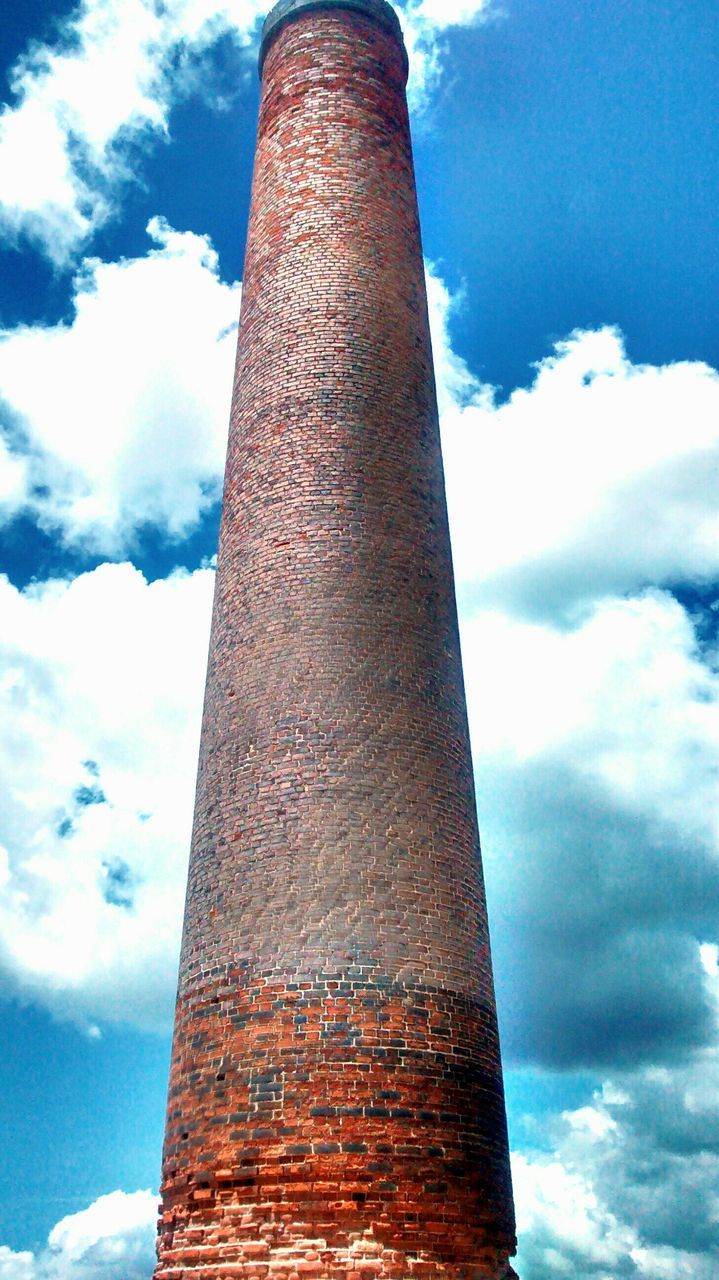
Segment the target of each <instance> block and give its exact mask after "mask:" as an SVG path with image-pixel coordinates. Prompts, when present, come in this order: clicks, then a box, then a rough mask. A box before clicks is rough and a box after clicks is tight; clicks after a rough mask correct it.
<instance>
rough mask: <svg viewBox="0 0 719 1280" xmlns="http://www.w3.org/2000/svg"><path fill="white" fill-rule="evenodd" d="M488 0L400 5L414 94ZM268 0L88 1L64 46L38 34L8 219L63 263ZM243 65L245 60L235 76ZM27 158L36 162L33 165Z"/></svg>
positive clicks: (245, 40) (28, 70)
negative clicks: (455, 31) (450, 35)
mask: <svg viewBox="0 0 719 1280" xmlns="http://www.w3.org/2000/svg"><path fill="white" fill-rule="evenodd" d="M488 2H489V0H453V2H452V3H451V4H449V5H445V4H438V3H437V0H418V2H416V3H410V4H408V5H407V6H405V7H404V8H400V9H399V13H400V16H401V18H402V21H403V24H404V27H405V32H406V40H407V46H408V51H409V56H410V63H411V79H410V87H409V91H410V100H411V102H412V103H413V105H415V106H418V107H419V106H421V105H426V103H427V101H428V99H429V96H430V95H431V93H432V91H433V90H434V88H435V87H436V84H437V81H438V77H439V72H440V66H441V47H440V44H439V43H438V38H439V37H440V36H441V34H442V33H443V32H445V31H446V30H447V29H448V28H449V27H452V26H458V25H466V24H467V23H471V22H473V21H475V20H476V19H477V17H478V16H479V15H481V14H483V13H484V11H485V10H486V9H487V7H488ZM270 8H271V5H270V4H269V3H268V0H166V3H164V4H162V5H158V4H156V3H155V0H82V2H81V3H79V4H78V7H77V8H76V9H75V11H74V12H73V13H72V14H71V15H70V16H69V17H68V18H67V19H66V21H65V23H64V24H63V25H62V27H61V32H62V36H61V38H60V39H58V41H57V42H56V43H55V45H48V44H38V43H36V44H33V45H32V46H31V47H30V49H29V50H28V51H27V52H26V53H25V55H24V56H23V57H22V58H21V59H20V60H19V61H18V63H17V64H16V66H15V68H14V70H13V73H12V75H11V87H12V90H13V93H14V96H15V99H16V103H15V105H13V106H7V107H6V108H5V109H4V111H3V113H2V115H0V175H1V176H0V229H1V230H2V231H3V232H4V234H5V235H6V236H8V237H9V238H10V239H11V240H15V241H16V240H17V239H18V237H20V236H23V235H24V236H27V237H29V238H30V239H31V240H33V241H34V242H35V243H36V244H37V245H38V246H39V247H40V248H42V250H43V251H44V252H45V253H47V254H48V255H49V257H50V258H51V259H52V260H53V261H54V262H56V263H57V264H58V265H60V266H62V265H65V264H67V262H68V261H69V260H70V259H71V258H72V256H73V255H74V254H75V253H76V252H77V251H78V250H80V249H81V248H82V247H83V245H84V244H85V243H86V242H87V241H88V239H89V238H90V237H91V236H92V234H93V233H94V232H95V231H96V230H97V229H98V227H100V226H102V224H103V223H104V222H106V221H107V219H108V218H109V217H110V216H112V214H113V213H114V212H116V208H117V202H118V198H119V195H120V193H121V190H122V186H123V184H124V183H125V182H127V181H128V180H130V179H131V177H132V174H133V167H134V164H135V162H136V159H137V148H138V146H140V147H141V146H142V145H143V144H144V145H146V144H148V143H149V142H150V141H151V140H153V139H155V140H156V139H158V138H160V137H162V136H166V135H167V132H168V120H169V115H170V110H171V107H172V105H173V103H174V102H176V101H178V100H180V99H181V98H182V97H183V96H185V95H186V94H187V93H188V91H190V90H191V89H198V88H199V89H200V90H201V91H202V92H204V93H206V94H207V95H208V96H210V97H212V95H213V92H215V90H214V89H213V85H214V84H215V83H216V76H215V73H214V70H213V66H212V59H211V50H212V47H213V45H214V44H215V42H216V41H217V40H218V38H219V37H220V36H223V35H229V36H230V37H231V38H232V39H233V40H234V41H235V43H236V46H237V47H238V49H239V50H242V51H249V50H250V49H251V50H252V51H253V56H252V57H251V58H248V59H247V61H246V64H245V65H244V71H245V73H246V74H254V65H253V63H254V50H255V47H256V43H257V34H258V31H259V26H260V23H261V20H262V19H263V18H264V16H265V14H266V13H267V12H268V10H269V9H270ZM242 70H243V63H242V62H241V61H239V60H238V67H237V76H238V79H239V77H240V76H241V74H242ZM28 156H31V157H32V163H28Z"/></svg>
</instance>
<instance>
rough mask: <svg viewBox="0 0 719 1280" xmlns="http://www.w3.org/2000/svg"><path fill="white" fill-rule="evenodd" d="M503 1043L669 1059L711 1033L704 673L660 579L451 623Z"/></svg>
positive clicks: (718, 748) (566, 1058) (711, 839)
mask: <svg viewBox="0 0 719 1280" xmlns="http://www.w3.org/2000/svg"><path fill="white" fill-rule="evenodd" d="M462 641H463V653H464V659H465V675H466V683H467V695H468V704H469V712H470V724H471V728H472V735H473V746H474V751H475V759H476V767H477V788H478V807H479V815H480V829H481V830H482V834H483V847H484V858H485V865H486V868H487V878H488V882H489V888H490V905H491V908H492V917H491V920H492V924H493V937H494V950H495V960H496V965H497V972H498V977H499V982H500V1007H501V1008H502V1011H503V1016H504V1020H505V1024H506V1037H505V1039H506V1048H507V1051H508V1054H509V1056H510V1057H516V1058H519V1059H526V1058H529V1059H532V1060H534V1061H539V1062H544V1063H546V1064H550V1065H554V1066H562V1065H572V1064H574V1065H584V1066H591V1065H596V1064H597V1063H602V1062H604V1063H606V1062H613V1063H618V1062H624V1063H629V1062H636V1061H647V1060H668V1061H671V1060H674V1059H676V1058H677V1056H681V1054H683V1053H684V1052H686V1050H687V1049H689V1048H691V1047H692V1046H694V1045H697V1044H703V1043H707V1042H708V1041H709V1040H711V1038H712V1037H713V1035H714V1034H715V1029H714V1025H713V1020H712V1015H711V1001H710V998H709V993H708V986H707V974H706V970H705V966H704V964H703V963H702V953H701V952H700V946H699V944H700V943H716V942H717V941H719V937H718V932H717V917H716V911H715V903H716V901H717V898H718V897H719V838H718V837H719V823H718V820H717V805H716V778H717V774H718V772H719V673H718V672H717V669H716V664H715V661H714V659H713V656H712V654H711V653H708V652H706V651H703V650H702V649H700V647H699V645H698V642H697V637H696V635H695V631H694V627H693V625H692V621H691V619H690V618H689V616H688V615H687V613H686V611H685V610H684V609H683V608H682V607H681V605H680V604H679V603H678V602H677V601H676V600H675V599H674V598H673V597H672V596H670V595H668V594H666V593H663V592H659V591H650V592H647V593H645V594H643V595H641V596H639V597H633V598H629V599H617V598H605V599H604V600H601V601H598V602H597V603H596V604H595V605H594V606H593V607H592V609H591V610H590V611H588V613H587V615H586V616H585V617H584V618H583V620H582V621H581V623H580V624H578V625H576V626H575V627H573V628H562V627H559V626H556V625H553V624H551V623H550V622H545V623H542V624H540V623H536V622H530V621H525V620H521V619H517V618H515V617H513V616H512V615H511V614H505V613H503V612H501V611H500V610H494V611H492V610H481V611H478V612H477V613H476V614H474V615H473V616H472V617H471V618H468V619H466V620H465V622H464V624H463V629H462Z"/></svg>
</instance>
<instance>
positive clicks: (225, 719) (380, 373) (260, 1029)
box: [156, 8, 514, 1280]
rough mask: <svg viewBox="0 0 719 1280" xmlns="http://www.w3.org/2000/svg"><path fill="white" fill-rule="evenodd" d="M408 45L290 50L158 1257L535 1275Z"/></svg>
mask: <svg viewBox="0 0 719 1280" xmlns="http://www.w3.org/2000/svg"><path fill="white" fill-rule="evenodd" d="M404 80H405V65H404V60H403V50H402V47H401V44H400V42H399V40H398V39H397V38H396V36H394V35H393V34H392V33H391V31H389V30H387V29H386V28H385V27H383V26H381V25H379V24H378V23H377V22H376V21H374V20H373V19H372V17H371V16H369V15H367V14H363V13H361V12H357V11H355V10H352V9H344V8H342V9H340V8H336V9H332V8H323V9H316V10H315V9H312V10H308V11H305V12H304V13H302V14H301V15H298V16H297V17H296V18H295V19H294V20H293V21H291V22H288V23H286V24H284V25H281V26H280V28H279V29H278V30H277V31H276V32H275V33H274V35H273V38H272V40H271V41H270V42H269V46H268V48H267V51H266V57H265V61H264V67H263V84H262V101H261V108H260V122H259V133H258V143H257V155H256V162H255V174H254V181H253V194H252V207H251V218H250V229H249V238H248V246H247V259H246V267H245V277H244V293H243V302H242V316H241V325H240V337H239V345H238V355H237V371H236V379H235V391H234V399H233V408H232V417H231V427H230V440H229V450H228V460H227V472H226V479H225V495H224V503H223V518H222V530H221V537H220V551H219V560H218V574H217V587H216V596H215V606H214V614H213V623H212V637H211V642H210V657H209V668H208V679H207V693H206V701H205V711H204V721H203V730H202V745H201V751H200V766H199V777H198V790H197V803H196V813H195V827H194V834H193V845H192V854H191V861H190V871H189V880H188V894H187V907H186V916H185V928H184V935H183V944H182V959H181V966H180V984H179V992H178V1004H177V1018H176V1028H175V1040H174V1047H173V1061H172V1073H171V1081H170V1094H169V1103H168V1116H167V1133H166V1142H165V1152H164V1163H163V1211H162V1219H161V1227H160V1240H159V1258H160V1261H159V1264H158V1269H157V1272H156V1275H157V1277H158V1280H159V1278H162V1280H180V1277H190V1276H197V1277H203V1280H210V1278H211V1277H220V1276H223V1277H231V1276H238V1277H239V1276H242V1277H245V1278H247V1280H252V1277H258V1278H259V1277H275V1276H276V1277H278V1278H280V1277H284V1278H286V1280H299V1278H300V1277H304V1276H307V1277H313V1276H317V1277H337V1278H338V1280H339V1277H342V1278H343V1280H345V1278H350V1277H351V1278H352V1280H357V1277H361V1276H364V1277H365V1280H370V1277H372V1278H374V1277H378V1278H379V1280H385V1278H386V1280H390V1278H396V1280H401V1278H402V1277H408V1276H416V1277H447V1280H459V1277H463V1278H466V1280H469V1278H472V1280H473V1278H477V1280H478V1278H479V1277H492V1278H493V1280H496V1278H498V1277H502V1276H505V1275H509V1274H510V1272H509V1271H508V1270H507V1268H508V1261H507V1260H508V1257H509V1255H510V1253H511V1252H512V1251H513V1247H514V1232H513V1215H512V1204H511V1187H510V1181H509V1166H508V1157H507V1137H506V1126H505V1118H504V1102H503V1095H502V1078H501V1065H500V1058H499V1047H498V1042H497V1031H496V1016H495V1009H494V997H493V990H492V976H491V963H490V956H489V941H488V935H487V922H486V911H485V905H484V896H483V888H482V875H481V866H480V859H479V846H478V834H477V827H476V818H475V810H474V794H473V785H472V772H471V761H470V754H469V744H468V734H467V725H466V711H465V702H464V692H463V685H462V674H461V662H460V653H459V642H458V632H457V621H456V611H455V603H454V593H453V582H452V568H451V559H450V550H449V537H448V531H447V518H446V509H445V499H444V486H443V478H442V465H441V458H440V451H439V436H438V427H437V410H436V402H435V391H434V381H433V374H432V363H431V352H430V344H429V334H428V327H427V312H426V299H425V292H424V280H423V271H422V257H421V248H420V239H419V227H418V222H417V209H416V197H415V188H414V176H413V167H412V156H411V148H410V140H409V128H408V122H407V111H406V102H405V94H404Z"/></svg>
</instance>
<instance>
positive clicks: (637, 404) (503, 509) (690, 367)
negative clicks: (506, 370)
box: [440, 327, 719, 616]
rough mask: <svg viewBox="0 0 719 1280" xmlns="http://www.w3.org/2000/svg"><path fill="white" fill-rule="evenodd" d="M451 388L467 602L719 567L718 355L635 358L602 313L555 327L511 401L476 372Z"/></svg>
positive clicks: (547, 603)
mask: <svg viewBox="0 0 719 1280" xmlns="http://www.w3.org/2000/svg"><path fill="white" fill-rule="evenodd" d="M440 368H441V366H440ZM450 394H452V392H451V388H450ZM454 401H455V403H454V406H453V407H452V406H449V407H448V408H447V410H446V412H445V414H444V417H443V442H444V451H445V467H446V473H447V487H448V497H449V502H450V515H451V520H452V530H453V535H454V544H455V548H456V555H455V567H456V570H457V574H458V578H459V584H460V591H461V597H462V600H463V602H464V604H465V607H467V608H471V607H473V606H478V605H480V604H481V605H487V604H498V605H500V606H501V607H503V608H505V609H512V610H514V611H517V612H520V613H525V614H526V613H529V614H532V615H535V616H542V615H544V616H546V615H554V616H557V615H559V614H561V613H563V612H566V611H568V610H569V611H571V610H572V609H573V608H574V607H575V606H576V605H577V604H582V603H584V602H586V601H587V600H591V599H592V598H597V597H598V596H601V595H609V594H611V593H622V592H627V591H634V590H637V589H640V588H641V587H643V586H645V585H647V584H650V583H653V584H665V583H666V584H672V583H675V582H693V583H697V584H700V585H704V584H706V583H708V582H711V581H712V580H714V579H715V578H716V577H717V575H719V516H718V515H717V510H716V502H715V489H716V481H717V472H718V471H719V375H718V374H717V373H716V371H715V370H713V369H710V368H709V367H708V366H707V365H704V364H700V363H697V362H694V363H690V362H683V363H677V364H670V365H664V366H659V367H655V366H652V365H645V364H644V365H643V364H639V365H635V364H632V363H631V361H630V360H629V359H628V357H627V355H626V352H625V349H624V342H623V339H622V336H621V334H620V333H619V332H618V331H617V330H616V329H613V328H611V327H608V328H604V329H600V330H598V331H586V332H583V331H577V332H575V333H573V334H572V335H570V337H569V338H567V339H566V340H565V341H562V342H559V343H557V344H556V346H555V349H554V353H553V354H552V355H551V356H548V357H546V358H545V359H544V360H541V361H540V362H539V363H538V365H537V366H536V375H535V378H534V381H533V383H532V385H531V386H530V387H529V388H527V389H519V390H516V391H514V392H513V393H512V395H511V396H510V397H509V399H508V400H507V401H506V402H504V403H501V404H498V403H497V402H496V400H495V398H494V393H493V391H492V389H491V388H487V387H482V386H480V385H479V384H476V389H475V393H474V395H473V396H472V395H469V396H468V395H467V391H466V388H465V389H464V400H462V398H461V397H458V396H457V395H456V393H455V394H454Z"/></svg>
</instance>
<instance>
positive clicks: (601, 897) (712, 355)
mask: <svg viewBox="0 0 719 1280" xmlns="http://www.w3.org/2000/svg"><path fill="white" fill-rule="evenodd" d="M6 8H7V9H8V10H9V12H8V13H7V14H6V15H5V20H4V22H3V25H2V30H1V32H0V55H1V56H2V63H3V69H4V76H3V96H4V102H5V106H4V109H3V114H2V117H1V118H0V237H1V241H0V259H1V261H0V278H1V279H2V296H1V298H0V308H1V310H0V324H1V326H2V342H0V397H1V398H0V522H1V523H2V534H1V536H0V545H1V546H2V562H1V563H0V569H1V570H2V571H3V573H4V575H6V576H4V577H2V578H0V618H1V619H2V623H1V626H0V655H1V656H0V774H1V778H0V789H1V795H0V997H1V1000H0V1023H1V1024H2V1025H1V1031H0V1034H1V1035H2V1044H3V1053H2V1055H1V1056H0V1073H1V1074H2V1091H1V1097H2V1101H1V1103H0V1107H1V1110H0V1117H1V1118H0V1144H1V1145H2V1149H3V1152H4V1156H5V1159H4V1161H3V1166H2V1168H1V1169H0V1280H53V1278H56V1280H149V1277H150V1275H151V1271H152V1262H153V1248H154V1213H155V1192H156V1188H157V1182H158V1173H159V1159H160V1147H161V1141H162V1130H163V1119H164V1103H165V1088H166V1073H167V1066H168V1055H169V1032H170V1023H171V1016H172V1007H173V999H174V987H175V974H176V964H177V949H178V942H179V924H180V915H181V909H182V899H183V893H184V876H185V867H186V857H187V847H188V842H189V823H190V817H191V809H192V799H193V789H194V771H195V759H196V752H197V738H198V726H199V711H200V701H201V696H202V686H203V681H204V664H205V654H206V646H207V634H208V626H209V608H210V600H211V592H212V556H213V553H214V549H215V543H216V537H217V525H218V499H219V494H220V488H221V480H222V477H221V469H222V462H223V454H224V436H225V431H226V423H227V414H228V406H229V396H230V381H231V369H232V361H233V350H234V343H235V329H236V320H237V315H238V311H239V303H240V292H241V277H242V259H243V249H244V238H245V231H246V219H247V211H248V203H249V181H250V174H251V164H252V152H253V143H254V129H255V119H256V110H257V96H258V83H257V76H256V54H257V29H258V22H259V20H260V18H261V16H262V15H263V12H264V10H265V8H266V3H265V0H164V2H163V0H82V3H78V0H24V3H23V5H22V6H20V5H16V4H12V3H11V2H10V0H9V3H8V4H7V6H6ZM400 14H401V17H402V21H403V24H404V26H405V30H406V39H407V44H408V47H409V49H410V62H411V80H410V98H411V107H412V115H413V128H414V137H415V151H416V164H417V178H418V187H419V196H420V205H421V214H422V224H423V235H424V249H425V255H426V259H427V272H428V288H429V296H430V304H431V311H432V320H433V335H434V346H435V357H436V363H437V371H438V379H439V391H440V402H441V411H442V430H443V439H444V447H445V458H446V467H447V482H448V493H449V501H450V515H451V522H452V529H453V540H454V550H455V558H456V569H457V576H458V584H457V585H458V594H459V602H460V610H461V620H462V637H463V648H464V655H465V666H466V679H467V692H468V699H469V709H470V719H471V727H472V736H473V747H474V752H475V760H476V773H477V786H478V797H479V809H480V824H481V828H482V832H483V842H484V852H485V865H486V876H487V885H488V893H489V902H490V910H491V926H492V933H493V942H494V954H495V966H496V978H497V986H498V994H499V1001H500V1015H501V1023H502V1031H503V1045H504V1055H505V1064H506V1083H507V1094H508V1103H509V1119H510V1130H511V1139H512V1146H513V1150H514V1175H515V1186H516V1199H517V1211H518V1222H519V1230H520V1254H519V1264H518V1269H519V1271H520V1275H521V1277H522V1280H564V1277H570V1276H571V1278H572V1280H620V1278H621V1280H624V1278H628V1280H715V1277H716V1275H717V1273H718V1272H719V1025H718V1020H717V1009H718V1002H719V971H718V969H717V954H718V944H719V914H718V911H717V904H718V902H719V844H718V839H717V837H718V830H717V828H718V818H717V815H718V813H719V808H718V806H717V778H718V776H719V715H718V714H717V710H718V706H719V669H718V664H717V619H718V616H719V613H718V611H719V515H718V512H717V503H716V490H717V480H719V474H718V472H719V376H718V375H717V373H716V372H715V370H716V369H717V368H719V346H718V344H717V336H716V334H717V328H716V301H717V283H718V279H717V277H718V275H719V254H717V244H716V238H715V237H716V232H715V225H716V201H717V178H718V177H719V110H718V106H719V102H718V98H719V76H718V75H717V71H718V70H719V67H718V65H717V63H718V53H719V20H718V19H717V13H716V7H715V3H714V0H681V2H680V0H409V3H407V4H406V5H405V7H404V8H402V9H401V10H400ZM712 321H714V323H713V324H712Z"/></svg>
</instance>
